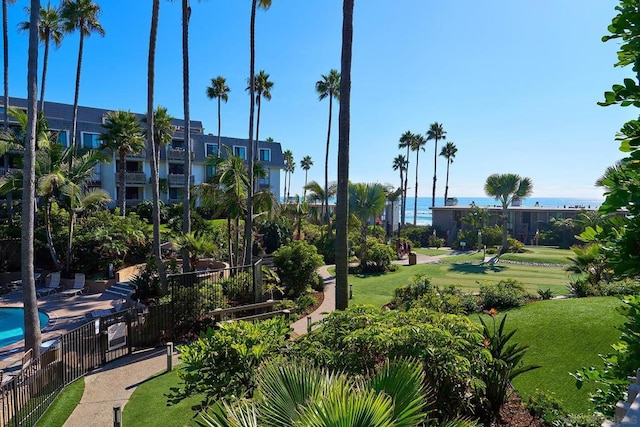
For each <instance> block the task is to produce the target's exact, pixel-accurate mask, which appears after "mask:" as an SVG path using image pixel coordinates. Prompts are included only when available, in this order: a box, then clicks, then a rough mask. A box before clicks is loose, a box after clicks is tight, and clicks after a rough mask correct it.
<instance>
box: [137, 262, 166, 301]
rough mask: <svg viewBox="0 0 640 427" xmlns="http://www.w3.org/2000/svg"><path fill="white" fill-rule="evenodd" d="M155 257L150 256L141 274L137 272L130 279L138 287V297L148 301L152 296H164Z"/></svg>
mask: <svg viewBox="0 0 640 427" xmlns="http://www.w3.org/2000/svg"><path fill="white" fill-rule="evenodd" d="M155 262H156V260H155V257H150V258H149V259H148V260H147V264H146V265H145V267H144V269H143V270H142V271H141V272H140V274H136V275H135V276H133V277H132V278H131V280H130V282H131V284H132V285H133V286H135V287H136V294H135V296H136V298H137V299H139V300H142V301H147V300H148V299H150V298H157V297H159V296H162V284H161V283H160V277H159V276H158V270H157V268H156V265H155Z"/></svg>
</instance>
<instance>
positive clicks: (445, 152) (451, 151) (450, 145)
mask: <svg viewBox="0 0 640 427" xmlns="http://www.w3.org/2000/svg"><path fill="white" fill-rule="evenodd" d="M457 152H458V147H456V144H455V143H454V142H452V141H449V142H447V144H446V145H445V146H444V147H442V150H441V151H440V155H441V156H442V157H444V158H446V159H447V181H446V184H445V187H444V204H443V206H446V205H447V197H448V196H449V166H451V163H453V159H454V158H455V157H456V153H457Z"/></svg>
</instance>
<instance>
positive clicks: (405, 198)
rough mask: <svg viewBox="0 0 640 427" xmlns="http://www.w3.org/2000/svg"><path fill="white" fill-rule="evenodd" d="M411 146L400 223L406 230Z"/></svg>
mask: <svg viewBox="0 0 640 427" xmlns="http://www.w3.org/2000/svg"><path fill="white" fill-rule="evenodd" d="M409 148H410V147H409V145H407V174H406V175H405V176H404V191H403V192H402V218H401V219H400V222H401V224H402V228H404V224H405V217H406V215H407V192H408V190H409Z"/></svg>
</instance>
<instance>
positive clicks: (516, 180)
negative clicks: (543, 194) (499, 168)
mask: <svg viewBox="0 0 640 427" xmlns="http://www.w3.org/2000/svg"><path fill="white" fill-rule="evenodd" d="M532 187H533V184H532V183H531V178H527V177H521V176H520V175H516V174H514V173H505V174H497V173H495V174H493V175H490V176H489V177H488V178H487V181H486V182H485V184H484V192H485V193H487V196H491V197H494V198H495V199H496V200H498V201H499V202H500V204H501V205H502V249H501V251H500V253H505V252H507V250H508V249H509V244H508V242H507V237H508V236H507V233H508V231H507V227H508V225H509V224H508V216H509V212H508V209H509V206H510V205H511V203H512V202H513V200H514V199H524V198H525V197H529V196H530V195H531V193H532V191H533V188H532Z"/></svg>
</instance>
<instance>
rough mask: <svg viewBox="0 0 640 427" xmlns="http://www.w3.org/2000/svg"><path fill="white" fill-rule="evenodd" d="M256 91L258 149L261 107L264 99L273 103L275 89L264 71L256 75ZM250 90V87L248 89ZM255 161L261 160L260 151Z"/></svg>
mask: <svg viewBox="0 0 640 427" xmlns="http://www.w3.org/2000/svg"><path fill="white" fill-rule="evenodd" d="M253 84H254V91H255V97H256V105H257V106H258V114H257V117H256V144H255V146H256V147H258V143H259V142H260V107H261V105H262V98H264V99H266V100H267V101H271V88H273V82H271V81H269V74H267V73H265V72H264V70H260V71H259V72H258V74H256V76H255V78H254V80H253ZM247 90H249V87H247ZM255 160H256V161H257V160H259V158H258V150H257V149H256V151H255Z"/></svg>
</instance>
